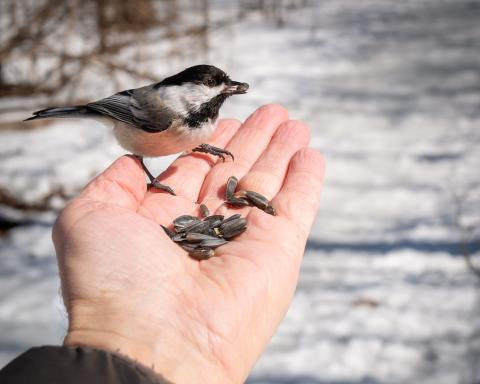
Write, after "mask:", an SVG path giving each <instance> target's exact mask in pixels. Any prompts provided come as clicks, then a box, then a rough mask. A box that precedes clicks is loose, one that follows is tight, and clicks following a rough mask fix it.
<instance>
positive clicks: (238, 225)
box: [220, 218, 247, 240]
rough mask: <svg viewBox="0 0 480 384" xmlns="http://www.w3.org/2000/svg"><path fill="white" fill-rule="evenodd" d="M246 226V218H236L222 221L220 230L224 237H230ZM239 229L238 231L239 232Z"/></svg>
mask: <svg viewBox="0 0 480 384" xmlns="http://www.w3.org/2000/svg"><path fill="white" fill-rule="evenodd" d="M246 228H247V220H245V219H244V218H238V219H235V220H231V221H228V222H227V223H225V222H223V223H222V225H220V232H221V233H222V235H223V237H224V238H225V239H227V240H228V239H231V238H232V237H234V236H236V235H237V234H239V233H242V232H243V231H244V230H245V229H246ZM239 231H240V232H239Z"/></svg>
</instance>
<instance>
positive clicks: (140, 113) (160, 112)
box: [87, 88, 174, 132]
mask: <svg viewBox="0 0 480 384" xmlns="http://www.w3.org/2000/svg"><path fill="white" fill-rule="evenodd" d="M150 92H151V91H150ZM153 92H154V91H153ZM148 96H149V93H148V91H146V90H143V89H141V88H139V89H137V90H128V91H123V92H120V93H116V94H115V95H112V96H110V97H107V98H105V99H101V100H98V101H95V102H93V103H89V104H87V106H88V107H89V108H90V109H92V110H94V111H96V112H99V113H101V114H103V115H106V116H110V117H112V118H114V119H116V120H119V121H121V122H123V123H126V124H129V125H132V126H133V127H136V128H139V129H142V130H144V131H147V132H161V131H164V130H166V129H168V128H169V127H170V125H171V123H172V121H173V118H174V116H173V115H171V114H170V113H168V110H166V109H165V108H162V107H161V106H158V105H155V104H154V103H152V102H151V100H149V97H148ZM150 99H152V98H150ZM155 101H157V104H159V100H158V99H157V100H155Z"/></svg>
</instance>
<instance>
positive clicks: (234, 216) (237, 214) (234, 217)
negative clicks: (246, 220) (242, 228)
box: [222, 213, 242, 224]
mask: <svg viewBox="0 0 480 384" xmlns="http://www.w3.org/2000/svg"><path fill="white" fill-rule="evenodd" d="M240 217H242V215H240V214H239V213H236V214H235V215H232V216H230V217H228V218H226V219H225V220H223V223H228V222H229V221H232V220H237V219H239V218H240ZM223 223H222V224H223Z"/></svg>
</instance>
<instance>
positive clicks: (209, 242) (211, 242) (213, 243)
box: [200, 237, 228, 248]
mask: <svg viewBox="0 0 480 384" xmlns="http://www.w3.org/2000/svg"><path fill="white" fill-rule="evenodd" d="M227 243H228V241H227V240H225V239H219V238H216V237H213V238H211V239H206V240H202V242H201V243H200V246H202V247H208V248H217V247H220V246H221V245H225V244H227Z"/></svg>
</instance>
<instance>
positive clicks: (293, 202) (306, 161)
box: [272, 148, 325, 239]
mask: <svg viewBox="0 0 480 384" xmlns="http://www.w3.org/2000/svg"><path fill="white" fill-rule="evenodd" d="M324 163H325V162H324V159H323V157H322V155H320V153H318V152H317V151H315V150H313V149H311V148H303V149H301V150H299V151H298V152H297V153H295V155H294V156H293V157H292V159H291V160H290V165H289V167H288V173H287V176H286V178H285V182H284V183H283V186H282V188H281V189H280V192H279V193H278V194H277V196H276V197H275V198H274V199H273V201H272V205H273V206H274V207H275V209H276V210H277V214H278V215H279V216H284V217H286V218H287V219H288V220H289V221H290V222H291V223H292V228H297V229H298V230H299V231H300V234H301V235H302V237H303V238H304V239H306V238H307V236H308V232H309V231H310V228H311V226H312V223H313V220H314V219H315V215H316V214H317V210H318V204H319V197H320V191H321V189H322V185H323V176H324V169H325V164H324Z"/></svg>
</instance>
